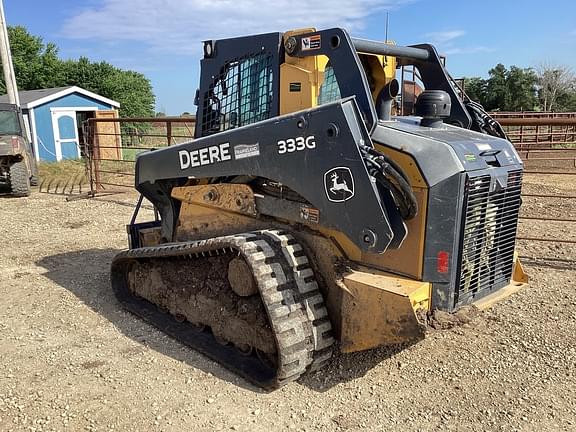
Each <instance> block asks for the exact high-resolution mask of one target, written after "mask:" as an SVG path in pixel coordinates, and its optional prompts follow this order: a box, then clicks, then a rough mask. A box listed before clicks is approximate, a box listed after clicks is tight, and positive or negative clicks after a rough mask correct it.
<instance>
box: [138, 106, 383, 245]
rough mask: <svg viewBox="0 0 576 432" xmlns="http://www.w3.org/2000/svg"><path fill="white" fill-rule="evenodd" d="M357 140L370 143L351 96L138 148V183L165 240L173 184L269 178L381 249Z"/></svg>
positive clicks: (323, 221) (374, 199)
mask: <svg viewBox="0 0 576 432" xmlns="http://www.w3.org/2000/svg"><path fill="white" fill-rule="evenodd" d="M359 145H365V146H372V141H371V139H370V136H369V135H368V132H367V130H366V128H365V126H364V123H363V121H362V120H361V117H360V115H359V111H358V108H357V106H356V102H355V100H354V98H353V97H352V98H347V99H342V100H339V101H337V102H333V103H330V104H326V105H322V106H320V107H317V108H313V109H309V110H305V111H300V112H297V113H292V114H289V115H285V116H282V117H276V118H273V119H270V120H265V121H261V122H258V123H254V124H251V125H247V126H244V127H240V128H236V129H231V130H228V131H225V132H220V133H217V134H214V135H210V136H207V137H204V138H200V139H198V140H195V141H191V142H188V143H184V144H180V145H176V146H172V147H166V148H163V149H160V150H154V151H151V152H147V153H141V154H140V155H139V156H138V159H137V161H136V188H137V189H138V190H139V191H140V192H141V193H142V194H143V195H144V196H146V198H148V199H149V200H150V201H151V202H152V203H153V204H154V205H155V206H156V208H157V209H158V210H159V212H160V214H161V217H162V223H163V235H164V236H165V237H166V238H168V239H170V238H171V236H170V234H173V232H174V226H173V225H174V224H175V220H176V218H177V215H176V214H175V213H177V206H175V205H174V203H172V202H170V199H171V198H169V197H170V190H171V187H172V186H170V185H178V184H182V183H183V182H185V181H186V180H187V179H188V178H195V179H201V178H230V177H233V176H254V177H262V178H266V179H269V180H272V181H275V182H278V183H281V184H283V185H285V186H286V187H288V188H290V189H292V190H294V191H295V192H297V193H298V194H300V195H301V196H302V197H304V198H305V199H306V200H308V201H309V202H310V203H311V204H312V205H313V206H314V207H315V208H317V209H318V210H319V212H320V214H319V224H320V225H324V226H330V227H331V228H333V229H336V230H338V231H341V232H342V233H344V234H345V235H346V236H347V237H348V238H349V239H350V240H351V241H352V242H353V243H355V244H356V245H357V246H358V247H359V248H360V249H362V250H364V251H367V252H372V253H382V252H384V251H385V250H386V249H387V248H388V246H389V244H390V242H391V241H392V237H393V233H392V230H391V228H390V223H389V218H388V215H387V213H386V210H385V209H384V206H383V205H382V202H381V200H380V196H379V194H378V190H377V188H376V184H375V182H374V181H373V179H372V177H371V176H370V175H369V174H368V171H367V169H366V165H365V162H364V160H363V158H362V155H361V152H360V149H359ZM166 234H168V235H166Z"/></svg>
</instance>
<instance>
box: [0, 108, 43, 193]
mask: <svg viewBox="0 0 576 432" xmlns="http://www.w3.org/2000/svg"><path fill="white" fill-rule="evenodd" d="M37 184H38V168H37V166H36V160H35V159H34V154H33V153H32V146H31V144H30V141H29V140H28V138H27V137H26V131H25V130H24V118H23V117H22V112H21V111H20V109H19V108H18V107H17V106H16V105H12V104H0V192H8V193H10V194H12V195H13V196H19V197H20V196H28V195H30V186H35V185H37Z"/></svg>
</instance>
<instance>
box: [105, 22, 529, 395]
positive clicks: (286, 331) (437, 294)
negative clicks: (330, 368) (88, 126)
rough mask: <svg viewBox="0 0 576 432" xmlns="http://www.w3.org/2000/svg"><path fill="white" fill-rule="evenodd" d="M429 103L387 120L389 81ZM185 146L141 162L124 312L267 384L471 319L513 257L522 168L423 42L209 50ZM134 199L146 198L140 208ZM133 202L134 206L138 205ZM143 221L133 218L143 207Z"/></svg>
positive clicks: (122, 268) (336, 34) (512, 273)
mask: <svg viewBox="0 0 576 432" xmlns="http://www.w3.org/2000/svg"><path fill="white" fill-rule="evenodd" d="M401 65H413V66H414V67H415V68H416V69H417V71H418V73H419V76H420V78H421V80H422V83H423V85H424V87H425V90H424V91H423V92H422V93H421V94H420V95H419V96H418V99H417V101H416V103H415V107H416V116H411V117H399V116H395V115H394V113H395V103H396V100H397V99H398V98H397V94H398V91H399V84H398V81H396V79H395V78H394V77H395V72H396V69H397V67H399V66H401ZM196 99H197V100H196V102H197V105H198V110H197V114H196V131H195V140H193V141H191V142H188V143H184V144H180V145H177V146H172V147H168V148H164V149H160V150H154V151H151V152H147V153H143V154H141V155H139V157H138V159H137V161H136V189H137V190H138V191H139V192H140V193H141V194H142V197H144V198H146V199H147V200H149V201H150V202H152V203H153V204H154V207H155V209H156V211H157V214H158V215H159V216H158V218H157V220H154V221H150V222H146V223H136V215H137V214H135V215H134V218H133V220H132V223H131V224H130V225H129V226H128V231H129V244H130V247H129V249H128V250H126V251H124V252H121V253H120V254H118V255H117V256H116V257H115V259H114V261H113V264H112V285H113V288H114V290H115V292H116V295H117V297H118V298H119V299H120V301H121V302H122V303H123V304H124V305H125V306H126V307H127V308H128V309H129V310H130V311H132V312H134V313H135V314H137V315H139V316H141V317H142V318H144V319H146V320H148V321H150V322H151V323H152V324H154V325H155V326H157V327H159V328H160V329H162V330H164V331H166V332H167V333H169V334H171V335H172V336H174V337H176V338H177V339H178V340H180V341H182V342H183V343H185V344H187V345H189V346H190V347H193V348H194V349H197V350H199V351H201V352H203V353H205V354H206V355H208V356H210V357H212V358H214V359H215V360H217V361H219V362H221V363H222V364H223V365H225V366H226V367H228V368H230V369H232V370H235V371H237V372H238V373H240V374H241V375H243V376H244V377H246V378H247V379H249V380H251V381H252V382H254V383H256V384H257V385H260V386H262V387H265V388H275V387H278V386H280V385H282V384H285V383H287V382H290V381H293V380H295V379H297V378H298V377H300V376H301V375H302V374H304V373H306V372H307V371H309V370H315V369H318V368H321V367H322V366H323V365H324V364H325V363H326V361H327V360H328V359H329V358H330V357H331V355H332V353H333V351H334V350H335V349H336V347H338V349H339V350H341V351H343V352H353V351H359V350H366V349H370V348H374V347H377V346H381V345H390V344H399V343H406V342H411V341H417V340H418V339H421V338H422V337H423V335H424V332H425V319H426V316H427V314H428V313H429V312H430V311H433V310H435V309H437V310H442V311H447V312H453V311H455V310H457V309H458V308H460V307H462V306H464V305H469V304H476V305H479V306H483V305H486V304H489V303H491V302H493V301H495V300H497V299H498V298H501V297H503V296H504V295H507V294H509V293H510V292H512V291H514V290H515V289H517V286H520V285H522V284H523V283H525V282H526V281H527V280H526V277H525V275H524V273H523V272H522V269H521V266H520V264H519V262H518V261H516V260H515V253H514V248H515V238H516V228H517V221H518V211H519V208H520V202H521V200H520V188H521V182H522V163H521V161H520V159H519V157H518V155H517V153H516V152H515V150H514V148H513V146H512V145H511V144H510V142H508V141H507V140H506V139H505V136H504V134H503V132H502V130H501V128H500V127H499V125H498V124H497V123H496V122H495V121H494V120H492V119H491V118H490V117H489V116H488V115H487V114H486V113H485V112H484V111H483V110H482V108H481V107H480V106H479V105H477V104H475V103H473V102H471V101H469V100H467V99H466V98H465V97H464V98H461V97H459V95H458V93H457V91H456V87H455V86H454V84H453V82H452V80H451V78H450V77H449V75H448V74H447V72H446V71H445V69H444V67H443V65H442V62H441V60H440V58H439V56H438V54H437V52H436V50H435V49H434V48H433V47H432V46H430V45H417V46H411V47H399V46H394V45H389V44H385V43H381V42H375V41H368V40H360V39H353V38H351V37H350V36H349V35H348V34H347V33H346V32H345V31H344V30H342V29H338V28H336V29H329V30H323V31H315V30H314V29H305V30H298V31H292V32H287V33H284V34H283V33H271V34H263V35H257V36H249V37H242V38H235V39H225V40H217V41H206V42H205V43H204V58H203V60H202V62H201V77H200V88H199V90H198V93H197V98H196ZM140 202H142V198H141V200H140ZM139 207H140V205H138V208H139ZM137 211H138V209H137Z"/></svg>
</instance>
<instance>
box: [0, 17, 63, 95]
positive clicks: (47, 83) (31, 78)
mask: <svg viewBox="0 0 576 432" xmlns="http://www.w3.org/2000/svg"><path fill="white" fill-rule="evenodd" d="M8 37H9V39H10V48H11V51H12V63H13V64H14V73H15V74H16V81H17V83H18V87H19V88H20V89H21V90H33V89H38V88H49V87H58V86H59V85H61V83H62V77H63V76H62V62H61V61H60V59H59V58H58V48H57V47H56V45H54V44H53V43H48V44H44V42H43V41H42V38H40V37H38V36H33V35H31V34H30V33H28V31H27V30H26V29H25V28H24V27H22V26H17V27H8ZM0 80H1V82H0V88H1V89H2V90H3V91H6V83H5V82H4V76H2V77H1V78H0Z"/></svg>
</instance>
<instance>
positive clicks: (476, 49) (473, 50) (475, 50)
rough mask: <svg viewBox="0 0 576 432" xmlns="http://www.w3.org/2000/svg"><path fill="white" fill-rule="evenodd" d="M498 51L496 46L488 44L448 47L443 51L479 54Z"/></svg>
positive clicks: (450, 53) (446, 52) (451, 53)
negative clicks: (492, 46) (488, 45)
mask: <svg viewBox="0 0 576 432" xmlns="http://www.w3.org/2000/svg"><path fill="white" fill-rule="evenodd" d="M494 51H496V50H495V49H494V48H491V47H487V46H482V45H480V46H469V47H452V48H447V49H445V50H444V51H443V52H444V54H446V55H454V54H477V53H489V52H494Z"/></svg>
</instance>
